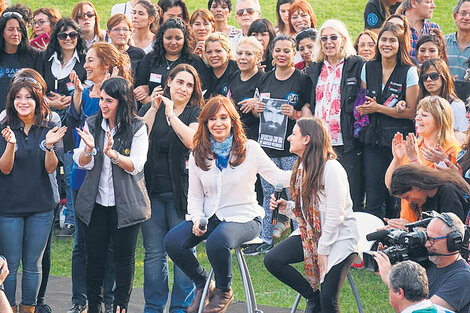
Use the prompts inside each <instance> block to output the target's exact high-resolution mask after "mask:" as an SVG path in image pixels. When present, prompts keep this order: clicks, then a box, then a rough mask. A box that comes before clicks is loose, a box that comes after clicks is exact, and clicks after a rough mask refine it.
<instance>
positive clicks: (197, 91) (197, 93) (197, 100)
mask: <svg viewBox="0 0 470 313" xmlns="http://www.w3.org/2000/svg"><path fill="white" fill-rule="evenodd" d="M180 72H188V73H189V74H191V75H192V76H193V79H194V85H193V86H194V87H193V93H192V94H191V98H189V102H188V105H190V106H195V107H200V106H202V105H203V104H204V98H203V96H202V90H201V80H200V79H199V75H198V74H197V71H196V69H195V68H194V67H192V66H191V65H189V64H183V63H182V64H178V65H177V66H175V68H173V69H172V70H171V71H170V73H169V74H168V81H170V80H173V79H175V77H176V75H178V74H179V73H180ZM163 92H164V94H165V96H166V97H168V98H170V88H169V87H168V84H166V85H165V89H163Z"/></svg>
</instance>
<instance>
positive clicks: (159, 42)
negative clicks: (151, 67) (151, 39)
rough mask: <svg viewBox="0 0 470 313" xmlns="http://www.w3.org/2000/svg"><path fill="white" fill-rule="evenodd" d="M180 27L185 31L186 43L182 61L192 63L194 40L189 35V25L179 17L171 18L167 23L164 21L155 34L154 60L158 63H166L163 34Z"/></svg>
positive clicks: (181, 57)
mask: <svg viewBox="0 0 470 313" xmlns="http://www.w3.org/2000/svg"><path fill="white" fill-rule="evenodd" d="M174 28H176V29H179V30H181V32H182V33H183V37H184V44H183V48H182V49H181V52H180V60H181V63H191V62H192V61H193V60H194V58H195V56H194V54H193V53H192V48H191V47H192V42H191V37H190V35H189V31H188V26H187V25H186V24H185V23H184V22H183V21H182V20H181V19H179V18H170V19H168V20H167V21H166V22H165V23H163V24H162V25H161V26H160V28H159V29H158V31H157V35H156V36H155V43H154V45H153V51H152V52H151V53H153V60H154V62H155V64H156V65H161V64H164V63H165V54H166V50H165V47H164V46H163V35H164V34H165V32H166V31H167V30H169V29H174Z"/></svg>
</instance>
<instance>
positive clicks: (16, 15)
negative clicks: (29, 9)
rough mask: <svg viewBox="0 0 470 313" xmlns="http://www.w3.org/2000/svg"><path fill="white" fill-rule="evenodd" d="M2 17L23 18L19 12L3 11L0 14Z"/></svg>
mask: <svg viewBox="0 0 470 313" xmlns="http://www.w3.org/2000/svg"><path fill="white" fill-rule="evenodd" d="M2 16H3V17H12V16H15V17H17V18H20V19H23V15H21V14H20V13H18V12H5V13H3V14H2Z"/></svg>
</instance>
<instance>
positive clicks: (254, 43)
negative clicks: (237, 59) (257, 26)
mask: <svg viewBox="0 0 470 313" xmlns="http://www.w3.org/2000/svg"><path fill="white" fill-rule="evenodd" d="M243 44H247V45H249V46H250V48H251V49H252V50H253V53H254V54H255V55H256V56H257V57H259V58H260V60H261V58H262V57H263V52H264V50H263V46H262V45H261V43H260V42H259V41H258V40H257V39H256V38H255V37H252V36H250V37H242V38H240V40H239V41H238V46H237V49H238V47H240V46H241V45H243ZM235 53H236V52H235Z"/></svg>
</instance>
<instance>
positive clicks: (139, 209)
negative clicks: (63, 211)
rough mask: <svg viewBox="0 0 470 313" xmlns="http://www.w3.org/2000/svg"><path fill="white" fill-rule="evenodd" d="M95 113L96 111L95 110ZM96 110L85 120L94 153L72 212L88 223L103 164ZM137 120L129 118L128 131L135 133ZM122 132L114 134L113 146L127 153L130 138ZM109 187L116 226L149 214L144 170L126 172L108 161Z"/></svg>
mask: <svg viewBox="0 0 470 313" xmlns="http://www.w3.org/2000/svg"><path fill="white" fill-rule="evenodd" d="M98 114H99V113H98ZM98 114H95V115H93V116H90V117H89V118H88V119H87V124H88V127H89V129H90V133H91V134H92V135H93V137H94V138H95V145H96V150H97V154H96V155H95V156H94V162H95V164H94V167H93V169H91V170H89V171H87V174H86V177H85V180H84V182H83V185H82V187H81V188H80V191H79V192H78V196H77V200H76V202H75V215H76V216H77V217H78V218H80V220H81V221H83V222H84V223H85V224H86V225H89V223H90V219H91V214H92V212H93V207H94V206H95V202H96V197H97V195H98V185H99V182H100V176H101V169H102V166H103V160H104V153H103V145H104V131H103V129H102V128H101V126H100V127H98V128H97V129H95V128H96V127H95V124H96V119H97V117H98ZM143 125H144V124H143V122H142V121H141V120H138V119H137V120H135V121H133V122H132V133H133V134H135V133H136V132H137V131H138V130H139V129H140V128H141V127H142V126H143ZM124 137H125V134H119V135H115V136H114V142H115V143H114V146H113V148H114V149H116V150H117V151H118V152H119V153H120V154H121V155H124V156H128V155H129V154H130V148H131V144H132V138H130V140H126V138H124ZM112 171H113V187H114V197H115V202H116V210H117V215H118V228H123V227H127V226H131V225H134V224H137V223H141V222H144V221H145V220H147V219H149V218H150V200H149V197H148V194H147V188H146V187H145V179H144V171H141V172H140V173H138V174H136V175H130V174H129V173H127V172H126V171H124V170H123V169H122V168H120V167H119V166H117V165H114V164H112Z"/></svg>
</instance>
